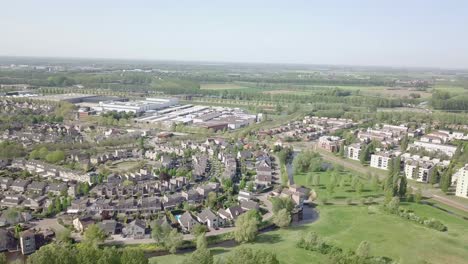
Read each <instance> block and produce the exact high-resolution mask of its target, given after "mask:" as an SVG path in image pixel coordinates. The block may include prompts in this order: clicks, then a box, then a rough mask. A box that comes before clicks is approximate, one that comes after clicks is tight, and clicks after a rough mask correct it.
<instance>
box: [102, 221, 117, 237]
mask: <svg viewBox="0 0 468 264" xmlns="http://www.w3.org/2000/svg"><path fill="white" fill-rule="evenodd" d="M98 225H99V227H100V228H101V229H102V230H103V231H104V233H106V235H108V236H110V235H115V234H117V233H119V231H121V230H120V229H121V228H119V227H120V224H119V223H118V222H117V221H115V220H103V221H102V222H100V223H99V224H98Z"/></svg>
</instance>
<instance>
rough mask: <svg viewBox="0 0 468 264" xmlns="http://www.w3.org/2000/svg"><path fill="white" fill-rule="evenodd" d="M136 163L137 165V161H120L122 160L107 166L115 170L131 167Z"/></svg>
mask: <svg viewBox="0 0 468 264" xmlns="http://www.w3.org/2000/svg"><path fill="white" fill-rule="evenodd" d="M137 165H138V161H134V160H129V161H122V162H118V163H115V164H112V165H110V166H109V168H110V169H111V170H115V171H122V170H130V169H133V168H134V167H135V166H137Z"/></svg>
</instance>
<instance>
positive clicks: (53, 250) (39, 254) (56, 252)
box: [28, 244, 81, 264]
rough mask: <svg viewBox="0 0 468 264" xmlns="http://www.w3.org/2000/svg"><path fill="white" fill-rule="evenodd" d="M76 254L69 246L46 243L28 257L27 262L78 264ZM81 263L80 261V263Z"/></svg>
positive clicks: (35, 263) (32, 263)
mask: <svg viewBox="0 0 468 264" xmlns="http://www.w3.org/2000/svg"><path fill="white" fill-rule="evenodd" d="M78 263H80V262H78V261H77V254H76V251H75V250H72V249H71V248H70V247H64V246H61V245H58V244H48V245H45V246H43V247H41V248H40V249H39V250H37V251H36V252H34V253H33V254H32V255H30V256H29V257H28V264H78ZM80 264H81V263H80Z"/></svg>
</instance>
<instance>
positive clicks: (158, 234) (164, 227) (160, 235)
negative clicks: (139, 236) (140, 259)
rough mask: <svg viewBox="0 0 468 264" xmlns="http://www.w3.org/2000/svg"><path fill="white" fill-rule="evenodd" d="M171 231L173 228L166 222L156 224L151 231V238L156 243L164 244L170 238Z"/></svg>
mask: <svg viewBox="0 0 468 264" xmlns="http://www.w3.org/2000/svg"><path fill="white" fill-rule="evenodd" d="M171 230H172V228H171V226H170V225H169V224H168V223H167V222H166V221H164V222H163V223H162V224H158V223H157V222H154V223H153V226H152V230H151V237H152V238H153V239H154V240H155V241H156V243H157V244H163V243H164V241H165V240H166V239H167V237H168V236H169V233H170V232H171Z"/></svg>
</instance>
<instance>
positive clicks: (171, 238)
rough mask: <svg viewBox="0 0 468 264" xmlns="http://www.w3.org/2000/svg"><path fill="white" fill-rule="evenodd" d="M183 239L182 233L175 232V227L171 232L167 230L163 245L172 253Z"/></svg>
mask: <svg viewBox="0 0 468 264" xmlns="http://www.w3.org/2000/svg"><path fill="white" fill-rule="evenodd" d="M183 241H184V237H183V236H182V234H181V233H179V232H177V229H172V230H171V232H169V235H168V236H167V238H166V241H165V242H164V245H165V247H166V249H167V250H169V252H170V253H171V254H174V253H175V252H176V251H177V248H178V247H180V246H181V245H182V242H183Z"/></svg>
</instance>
